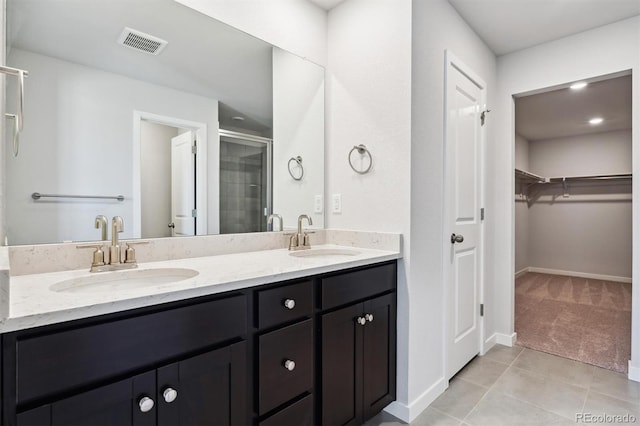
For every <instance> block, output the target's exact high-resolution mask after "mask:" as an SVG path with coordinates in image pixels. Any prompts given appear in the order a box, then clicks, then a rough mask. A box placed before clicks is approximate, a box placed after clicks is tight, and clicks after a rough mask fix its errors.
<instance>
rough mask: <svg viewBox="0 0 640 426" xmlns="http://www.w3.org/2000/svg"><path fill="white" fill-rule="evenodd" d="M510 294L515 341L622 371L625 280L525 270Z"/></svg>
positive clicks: (626, 329)
mask: <svg viewBox="0 0 640 426" xmlns="http://www.w3.org/2000/svg"><path fill="white" fill-rule="evenodd" d="M515 299H516V307H515V316H516V318H515V320H516V321H515V323H516V324H515V326H516V333H518V344H520V345H522V346H524V347H527V348H531V349H536V350H539V351H543V352H547V353H550V354H554V355H559V356H562V357H566V358H571V359H575V360H577V361H581V362H586V363H588V364H593V365H597V366H598V367H602V368H606V369H609V370H614V371H619V372H623V373H626V372H627V365H628V361H629V358H630V357H631V284H626V283H618V282H611V281H601V280H593V279H586V278H576V277H564V276H559V275H548V274H539V273H532V272H529V273H527V274H525V275H523V276H521V277H519V278H518V279H516V291H515Z"/></svg>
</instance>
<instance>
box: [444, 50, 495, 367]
mask: <svg viewBox="0 0 640 426" xmlns="http://www.w3.org/2000/svg"><path fill="white" fill-rule="evenodd" d="M446 60H447V73H446V109H445V110H446V114H447V115H446V133H445V134H446V137H445V197H444V198H445V206H444V208H445V218H444V221H445V235H444V238H445V241H444V244H445V251H444V253H445V285H446V295H447V304H446V311H447V331H446V332H447V352H448V355H447V358H446V359H447V374H448V378H451V377H452V376H453V375H454V374H455V373H457V372H458V371H459V370H460V369H461V368H462V367H463V366H464V365H465V364H466V363H467V362H469V361H470V360H471V359H472V358H473V357H474V356H476V355H477V354H478V353H479V352H480V343H481V342H480V339H481V329H480V328H481V324H480V286H481V262H482V253H481V250H482V242H481V218H480V208H481V205H480V201H481V198H480V197H481V172H482V167H481V166H482V163H481V158H482V143H483V142H482V141H483V139H484V135H483V126H482V124H481V114H482V111H483V110H484V109H485V108H484V107H485V105H484V102H485V97H486V86H485V84H484V83H483V82H482V80H481V79H479V78H477V77H476V76H475V74H474V73H473V72H472V71H471V70H469V69H467V67H465V66H464V65H463V64H461V63H460V62H459V61H458V60H457V59H456V58H455V57H454V56H453V55H451V54H449V52H447V59H446Z"/></svg>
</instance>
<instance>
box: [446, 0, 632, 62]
mask: <svg viewBox="0 0 640 426" xmlns="http://www.w3.org/2000/svg"><path fill="white" fill-rule="evenodd" d="M448 1H449V3H451V5H452V6H453V7H454V8H455V9H456V10H457V11H458V13H459V14H460V15H461V16H462V18H463V19H464V20H465V21H466V22H467V23H468V24H469V25H470V26H471V28H473V29H474V31H475V32H476V33H477V34H478V35H479V36H480V38H482V39H483V40H484V42H485V43H486V44H487V45H488V46H489V48H490V49H491V50H493V52H494V53H495V54H496V55H498V56H500V55H504V54H506V53H510V52H514V51H517V50H520V49H525V48H527V47H531V46H535V45H537V44H541V43H545V42H548V41H551V40H555V39H558V38H561V37H565V36H568V35H571V34H575V33H579V32H581V31H586V30H589V29H592V28H595V27H599V26H602V25H606V24H610V23H612V22H616V21H620V20H622V19H626V18H630V17H632V16H636V15H640V0H448Z"/></svg>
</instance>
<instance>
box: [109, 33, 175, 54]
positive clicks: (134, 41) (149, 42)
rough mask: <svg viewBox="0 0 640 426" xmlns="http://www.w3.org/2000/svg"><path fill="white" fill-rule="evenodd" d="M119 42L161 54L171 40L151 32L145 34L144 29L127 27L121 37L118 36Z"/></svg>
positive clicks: (143, 50) (133, 47) (140, 49)
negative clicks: (168, 40) (155, 35)
mask: <svg viewBox="0 0 640 426" xmlns="http://www.w3.org/2000/svg"><path fill="white" fill-rule="evenodd" d="M118 43H120V44H121V45H123V46H127V47H130V48H131V49H135V50H138V51H141V52H146V53H150V54H152V55H159V54H160V52H162V49H164V48H165V47H166V46H167V44H168V43H169V42H167V41H166V40H163V39H161V38H158V37H154V36H152V35H150V34H145V33H143V32H142V31H138V30H134V29H132V28H128V27H125V29H124V30H123V31H122V34H120V37H118Z"/></svg>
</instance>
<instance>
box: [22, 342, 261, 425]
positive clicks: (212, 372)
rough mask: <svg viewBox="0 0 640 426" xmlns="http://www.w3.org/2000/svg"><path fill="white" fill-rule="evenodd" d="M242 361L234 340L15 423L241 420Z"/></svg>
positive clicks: (33, 411) (241, 348)
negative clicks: (223, 345)
mask: <svg viewBox="0 0 640 426" xmlns="http://www.w3.org/2000/svg"><path fill="white" fill-rule="evenodd" d="M245 363H246V345H245V343H244V342H240V343H236V344H233V345H230V346H228V347H224V348H222V349H217V350H214V351H211V352H207V353H205V354H202V355H198V356H195V357H192V358H188V359H186V360H183V361H180V362H176V363H173V364H170V365H167V366H165V367H161V368H159V369H157V370H153V371H149V372H147V373H144V374H141V375H137V376H134V377H132V378H129V379H126V380H121V381H119V382H116V383H112V384H110V385H106V386H102V387H99V388H97V389H92V390H90V391H86V392H83V393H80V394H78V395H74V396H73V397H70V398H65V399H62V400H59V401H55V402H52V403H50V404H46V405H43V406H40V407H37V408H34V409H31V410H28V411H25V412H22V413H20V414H18V415H17V425H18V426H87V425H91V426H156V425H157V426H190V425H241V424H246V423H247V420H248V418H247V414H246V412H247V407H246V403H245V401H246V400H247V393H246V375H245V371H246V368H245ZM143 399H144V400H143Z"/></svg>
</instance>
